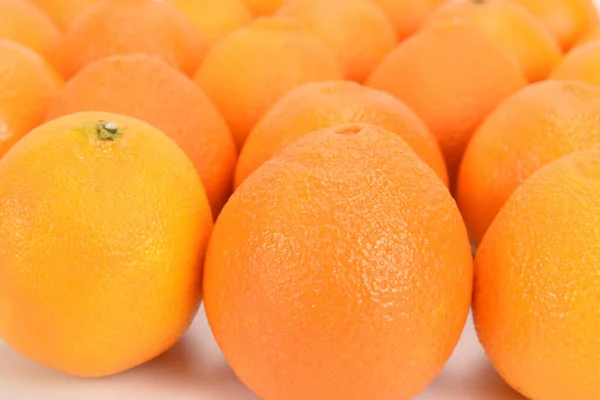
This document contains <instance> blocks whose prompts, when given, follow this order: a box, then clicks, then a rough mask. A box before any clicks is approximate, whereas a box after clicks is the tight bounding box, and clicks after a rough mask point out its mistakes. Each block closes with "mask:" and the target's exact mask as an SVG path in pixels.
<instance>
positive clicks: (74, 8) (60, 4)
mask: <svg viewBox="0 0 600 400" xmlns="http://www.w3.org/2000/svg"><path fill="white" fill-rule="evenodd" d="M31 1H32V2H33V3H34V4H36V5H37V6H38V7H40V8H41V9H42V10H44V11H45V12H46V14H48V15H49V16H50V17H51V18H52V19H53V20H54V22H55V23H56V24H57V25H58V26H59V27H60V28H61V29H63V30H66V29H67V28H68V27H69V25H71V22H73V20H74V19H75V18H77V16H78V15H79V14H81V13H82V12H83V10H85V9H86V8H87V7H89V6H90V5H91V4H94V3H96V2H98V1H99V0H31Z"/></svg>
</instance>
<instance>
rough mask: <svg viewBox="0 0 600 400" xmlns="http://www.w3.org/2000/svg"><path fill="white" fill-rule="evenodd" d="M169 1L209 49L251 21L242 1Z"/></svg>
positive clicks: (250, 15) (250, 16)
mask: <svg viewBox="0 0 600 400" xmlns="http://www.w3.org/2000/svg"><path fill="white" fill-rule="evenodd" d="M171 1H172V3H173V5H174V6H175V7H177V9H178V10H179V11H180V12H181V13H182V14H183V15H185V16H186V17H187V18H188V19H189V20H190V22H192V24H194V26H195V27H196V29H197V30H198V32H200V35H201V36H202V38H203V39H204V41H205V42H206V43H207V45H208V46H209V47H211V46H213V45H214V44H215V43H217V42H218V41H219V40H220V39H222V38H223V37H224V36H226V35H227V34H229V33H231V32H232V31H234V30H236V29H238V28H241V27H242V26H245V25H248V24H249V23H250V22H251V21H252V14H251V13H250V11H249V10H248V8H247V7H246V5H245V4H244V2H243V0H171Z"/></svg>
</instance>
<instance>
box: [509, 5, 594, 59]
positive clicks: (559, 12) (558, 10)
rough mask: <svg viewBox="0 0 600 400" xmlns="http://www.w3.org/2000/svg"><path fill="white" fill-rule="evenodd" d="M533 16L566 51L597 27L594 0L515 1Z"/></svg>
mask: <svg viewBox="0 0 600 400" xmlns="http://www.w3.org/2000/svg"><path fill="white" fill-rule="evenodd" d="M516 1H517V2H518V3H520V4H522V5H524V6H525V7H526V8H527V9H529V11H531V12H532V13H533V14H535V15H536V16H537V17H538V18H539V19H540V20H541V21H542V22H543V23H544V24H545V25H546V26H547V27H548V29H549V30H550V31H551V32H552V33H553V34H554V36H555V37H556V39H557V40H558V42H559V43H560V44H561V45H562V47H563V49H565V50H568V49H570V48H571V47H572V46H573V45H575V44H576V43H577V42H578V41H579V40H580V39H581V37H582V36H584V35H585V34H587V33H588V32H589V31H590V30H592V29H594V28H595V27H596V26H597V25H598V9H597V6H596V3H595V2H594V0H544V1H540V0H516Z"/></svg>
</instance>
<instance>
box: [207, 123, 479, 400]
mask: <svg viewBox="0 0 600 400" xmlns="http://www.w3.org/2000/svg"><path fill="white" fill-rule="evenodd" d="M472 272H473V271H472V258H471V253H470V248H469V243H468V239H467V235H466V230H465V227H464V224H463V222H462V219H461V217H460V214H459V212H458V209H457V207H456V205H455V203H454V201H453V200H452V198H451V196H450V194H449V192H448V190H447V188H446V187H445V186H444V185H443V183H442V182H441V180H440V179H439V178H438V177H437V175H436V174H435V173H434V172H433V170H431V169H430V168H429V167H427V165H426V164H425V163H424V162H423V161H422V160H421V159H419V158H418V156H417V155H416V154H415V153H414V152H413V151H412V150H411V149H410V147H409V146H408V145H407V144H406V143H405V142H404V141H403V140H401V139H400V138H399V137H398V135H396V134H394V133H391V132H388V131H385V130H382V129H380V128H376V127H373V126H370V125H359V124H347V125H338V126H336V127H331V128H327V129H324V130H321V131H316V132H313V133H311V134H308V135H306V136H304V137H302V138H300V139H299V140H298V141H296V142H295V143H293V144H291V145H290V146H288V147H286V148H285V149H284V150H283V151H282V152H281V153H280V154H279V155H278V156H276V157H274V158H272V159H271V160H270V161H268V162H267V163H265V164H264V165H263V166H261V167H260V168H259V169H258V170H257V171H256V172H255V173H254V174H252V175H251V176H250V177H248V179H247V180H246V181H245V182H244V183H243V184H242V185H241V186H240V187H239V188H238V190H237V191H236V192H235V193H234V194H233V196H232V198H231V200H230V201H229V202H228V203H227V205H226V206H225V208H224V209H223V212H222V213H221V215H220V216H219V219H218V220H217V222H216V225H215V229H214V234H213V236H212V237H211V241H210V244H209V250H208V252H207V258H206V264H205V272H204V298H205V306H206V312H207V316H208V321H209V323H210V326H211V328H212V330H213V332H214V335H215V337H216V339H217V342H218V344H219V346H220V347H221V349H222V350H223V352H224V354H225V357H226V358H227V360H228V361H229V363H230V365H231V366H232V368H233V369H234V371H235V373H236V374H237V376H238V377H239V378H240V379H241V380H242V381H243V382H244V383H245V384H246V385H248V387H249V388H250V389H252V390H253V391H254V392H255V393H256V394H257V395H258V396H259V397H260V398H261V399H265V400H272V399H273V400H276V399H286V400H306V399H313V400H330V399H347V400H358V399H370V398H377V399H382V400H383V399H385V400H387V399H389V400H391V399H400V398H402V399H404V398H407V399H408V398H412V397H413V396H414V395H416V394H417V393H418V392H420V391H421V390H422V389H424V388H425V386H427V384H428V383H429V382H430V381H431V380H432V379H433V378H434V377H435V376H436V375H437V374H438V372H439V371H440V370H441V368H442V367H443V365H444V364H445V363H446V361H447V359H448V357H449V356H450V354H451V353H452V351H453V349H454V347H455V345H456V343H457V341H458V339H459V337H460V334H461V332H462V330H463V327H464V323H465V319H466V316H467V314H468V310H469V305H470V301H471V290H472V287H471V285H472V275H471V274H472Z"/></svg>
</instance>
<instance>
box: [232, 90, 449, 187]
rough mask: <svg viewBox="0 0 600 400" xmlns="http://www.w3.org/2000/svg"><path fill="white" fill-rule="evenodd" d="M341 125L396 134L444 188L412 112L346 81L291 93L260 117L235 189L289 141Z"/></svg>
mask: <svg viewBox="0 0 600 400" xmlns="http://www.w3.org/2000/svg"><path fill="white" fill-rule="evenodd" d="M342 123H365V124H372V125H376V126H379V127H381V128H384V129H386V130H389V131H390V132H394V133H396V134H398V135H399V136H400V137H401V138H402V139H404V140H405V141H406V142H407V143H408V144H409V145H410V146H411V147H412V149H413V150H414V151H415V152H416V153H417V155H419V156H420V157H421V158H422V159H423V161H425V162H426V163H427V164H428V165H429V166H430V167H431V168H433V170H434V171H435V172H436V173H437V174H438V176H439V177H440V179H442V181H443V182H444V184H448V174H447V172H446V164H445V162H444V156H443V155H442V152H441V150H440V147H439V145H438V143H437V140H436V139H435V137H434V136H433V134H432V133H431V132H429V130H428V129H427V127H426V126H425V124H424V123H423V121H421V119H420V118H419V117H418V116H417V115H416V114H415V113H414V112H413V111H412V110H411V109H409V108H408V107H407V106H406V105H404V104H403V103H402V102H401V101H399V100H398V99H396V98H394V97H393V96H391V95H389V94H387V93H385V92H381V91H378V90H375V89H372V88H368V87H365V86H362V85H359V84H357V83H355V82H351V81H330V82H317V83H308V84H306V85H304V86H300V87H299V88H296V89H294V90H292V91H290V92H289V93H288V94H287V95H285V96H284V97H283V98H282V99H281V100H279V101H278V102H277V103H276V104H275V105H274V106H273V108H271V109H270V110H269V111H268V112H267V113H266V114H265V115H264V116H263V118H261V120H260V121H259V122H258V123H257V124H256V126H255V127H254V129H253V130H252V132H251V133H250V136H249V137H248V139H247V140H246V143H245V144H244V147H243V149H242V151H241V153H240V159H239V161H238V164H237V168H236V174H235V175H236V176H235V186H236V187H237V186H239V185H240V184H241V183H242V182H243V181H244V180H245V179H246V178H247V177H248V175H250V174H251V173H252V172H254V171H255V170H256V169H257V168H258V167H260V166H261V165H262V164H263V163H264V162H266V161H267V160H269V159H270V158H271V157H273V155H275V154H276V153H278V152H279V151H280V150H281V149H283V148H284V147H285V146H287V145H288V144H290V143H291V142H293V141H295V140H297V139H298V138H300V137H302V136H304V135H305V134H307V133H310V132H312V131H315V130H318V129H322V128H327V127H330V126H333V125H338V124H342Z"/></svg>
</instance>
